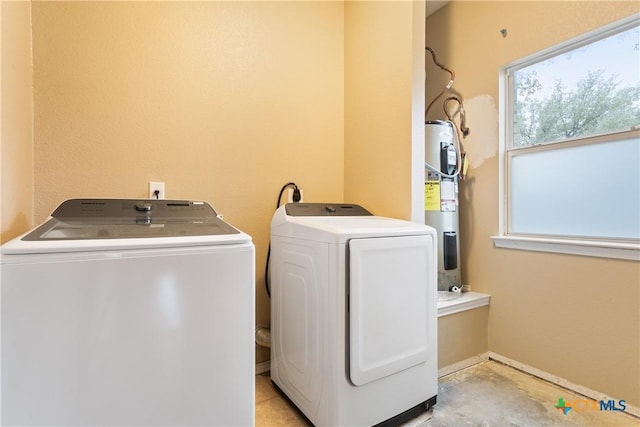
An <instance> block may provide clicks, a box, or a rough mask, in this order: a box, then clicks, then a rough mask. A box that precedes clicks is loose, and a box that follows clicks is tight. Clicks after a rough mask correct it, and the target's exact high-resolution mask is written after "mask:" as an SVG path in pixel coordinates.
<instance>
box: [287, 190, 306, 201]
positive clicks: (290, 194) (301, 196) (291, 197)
mask: <svg viewBox="0 0 640 427" xmlns="http://www.w3.org/2000/svg"><path fill="white" fill-rule="evenodd" d="M299 190H300V201H299V202H298V203H302V202H303V201H304V193H303V192H302V189H301V188H300V189H299ZM287 203H293V188H290V189H289V192H288V193H287Z"/></svg>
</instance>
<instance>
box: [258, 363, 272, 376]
mask: <svg viewBox="0 0 640 427" xmlns="http://www.w3.org/2000/svg"><path fill="white" fill-rule="evenodd" d="M270 370H271V361H269V360H267V361H266V362H260V363H256V375H260V374H264V373H265V372H269V371H270Z"/></svg>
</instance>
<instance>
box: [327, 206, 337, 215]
mask: <svg viewBox="0 0 640 427" xmlns="http://www.w3.org/2000/svg"><path fill="white" fill-rule="evenodd" d="M325 209H326V210H327V212H329V213H336V208H334V207H333V206H329V205H327V206H326V207H325Z"/></svg>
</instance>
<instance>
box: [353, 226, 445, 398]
mask: <svg viewBox="0 0 640 427" xmlns="http://www.w3.org/2000/svg"><path fill="white" fill-rule="evenodd" d="M348 245H349V311H350V312H349V341H350V342H349V376H350V379H351V382H352V383H353V384H354V385H356V386H361V385H364V384H367V383H369V382H371V381H375V380H377V379H380V378H383V377H386V376H388V375H392V374H394V373H396V372H399V371H402V370H404V369H407V368H410V367H412V366H415V365H417V364H420V363H424V362H426V361H427V358H428V355H429V351H428V350H429V348H428V346H429V342H430V341H429V339H430V337H429V331H430V330H431V329H430V328H429V327H428V322H429V321H431V322H435V321H436V319H435V316H434V315H433V314H434V313H432V310H431V303H432V302H433V301H432V299H433V298H435V295H432V294H435V292H434V290H433V289H431V286H429V279H428V278H429V273H430V272H429V269H430V268H432V264H433V261H432V260H433V257H434V256H435V254H434V253H433V242H432V236H430V235H419V236H403V237H378V238H364V239H352V240H350V241H349V243H348ZM431 273H433V272H431ZM432 317H433V318H432Z"/></svg>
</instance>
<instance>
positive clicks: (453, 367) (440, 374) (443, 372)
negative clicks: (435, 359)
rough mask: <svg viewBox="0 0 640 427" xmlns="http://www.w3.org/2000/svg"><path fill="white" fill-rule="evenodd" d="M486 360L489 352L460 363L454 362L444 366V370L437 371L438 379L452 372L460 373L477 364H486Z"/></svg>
mask: <svg viewBox="0 0 640 427" xmlns="http://www.w3.org/2000/svg"><path fill="white" fill-rule="evenodd" d="M487 360H489V352H487V353H482V354H478V355H477V356H473V357H470V358H468V359H465V360H461V361H460V362H456V363H453V364H451V365H448V366H445V367H444V368H440V369H438V378H441V377H444V376H445V375H449V374H453V373H454V372H458V371H461V370H463V369H466V368H469V367H471V366H473V365H477V364H478V363H482V362H486V361H487Z"/></svg>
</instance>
